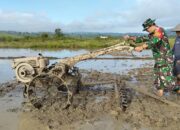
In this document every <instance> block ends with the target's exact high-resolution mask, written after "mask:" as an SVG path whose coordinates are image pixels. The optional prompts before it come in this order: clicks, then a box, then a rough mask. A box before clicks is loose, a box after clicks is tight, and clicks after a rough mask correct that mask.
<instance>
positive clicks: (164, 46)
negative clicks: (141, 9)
mask: <svg viewBox="0 0 180 130" xmlns="http://www.w3.org/2000/svg"><path fill="white" fill-rule="evenodd" d="M142 26H143V28H144V30H143V31H147V32H148V33H149V35H148V36H142V37H134V36H128V35H126V36H124V38H125V39H126V40H133V41H134V42H135V43H137V44H138V43H143V44H141V45H140V46H138V47H136V48H135V50H136V51H138V52H140V51H142V50H143V49H151V50H152V52H153V57H154V59H155V65H154V76H155V81H154V85H155V87H156V88H157V90H158V93H157V95H159V96H163V93H164V91H169V90H172V91H176V92H178V93H180V89H179V86H177V85H176V82H175V77H174V76H173V73H172V72H173V54H172V50H171V49H170V45H169V41H168V37H167V35H166V33H165V31H164V29H163V28H161V27H158V26H157V25H156V24H155V20H152V19H150V18H149V19H147V20H146V21H145V22H144V23H143V24H142Z"/></svg>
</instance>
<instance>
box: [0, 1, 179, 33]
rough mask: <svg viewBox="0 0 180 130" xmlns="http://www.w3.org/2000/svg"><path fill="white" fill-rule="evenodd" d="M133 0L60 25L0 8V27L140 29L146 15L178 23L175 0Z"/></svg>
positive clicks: (161, 21) (165, 24) (166, 24)
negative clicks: (132, 2)
mask: <svg viewBox="0 0 180 130" xmlns="http://www.w3.org/2000/svg"><path fill="white" fill-rule="evenodd" d="M129 1H130V0H129ZM112 2H113V1H112ZM135 3H136V4H135V5H134V6H132V8H131V9H127V10H125V11H121V10H120V9H119V11H116V12H115V11H105V12H96V13H94V14H92V15H91V16H87V17H86V18H84V20H81V21H72V22H71V23H63V24H62V23H60V22H61V21H59V23H58V22H53V21H52V20H51V19H50V18H49V17H48V16H47V15H46V14H38V13H27V12H7V11H6V12H5V11H2V10H1V11H0V30H14V31H25V32H26V31H28V32H38V31H54V29H55V28H57V27H60V28H62V30H63V31H64V32H140V31H141V30H142V26H141V24H142V23H143V22H144V20H145V19H147V18H152V19H157V20H156V22H157V24H158V25H160V26H163V27H165V28H167V27H174V26H175V25H176V24H178V23H180V16H179V5H180V1H179V0H156V1H154V0H136V2H135ZM119 6H120V5H119ZM121 6H122V5H121Z"/></svg>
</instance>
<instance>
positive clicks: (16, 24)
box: [0, 11, 60, 32]
mask: <svg viewBox="0 0 180 130" xmlns="http://www.w3.org/2000/svg"><path fill="white" fill-rule="evenodd" d="M57 27H60V24H59V23H55V22H52V21H51V20H50V19H49V18H48V17H47V16H46V15H44V14H37V13H26V12H4V11H0V30H6V31H23V32H38V31H54V29H55V28H57Z"/></svg>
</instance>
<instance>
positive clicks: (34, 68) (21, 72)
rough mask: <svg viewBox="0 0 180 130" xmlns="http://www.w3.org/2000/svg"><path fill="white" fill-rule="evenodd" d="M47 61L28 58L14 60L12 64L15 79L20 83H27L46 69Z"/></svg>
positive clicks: (41, 58)
mask: <svg viewBox="0 0 180 130" xmlns="http://www.w3.org/2000/svg"><path fill="white" fill-rule="evenodd" d="M48 65H49V60H48V59H47V58H44V57H28V58H19V59H14V60H13V63H12V67H13V69H15V73H16V78H17V80H18V81H20V82H22V83H29V82H31V80H32V79H33V78H34V77H35V76H37V75H39V74H41V73H42V71H43V70H45V69H47V66H48Z"/></svg>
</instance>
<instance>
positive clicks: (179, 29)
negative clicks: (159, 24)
mask: <svg viewBox="0 0 180 130" xmlns="http://www.w3.org/2000/svg"><path fill="white" fill-rule="evenodd" d="M172 31H173V32H180V24H178V25H176V27H175V28H174V29H173V30H172Z"/></svg>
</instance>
